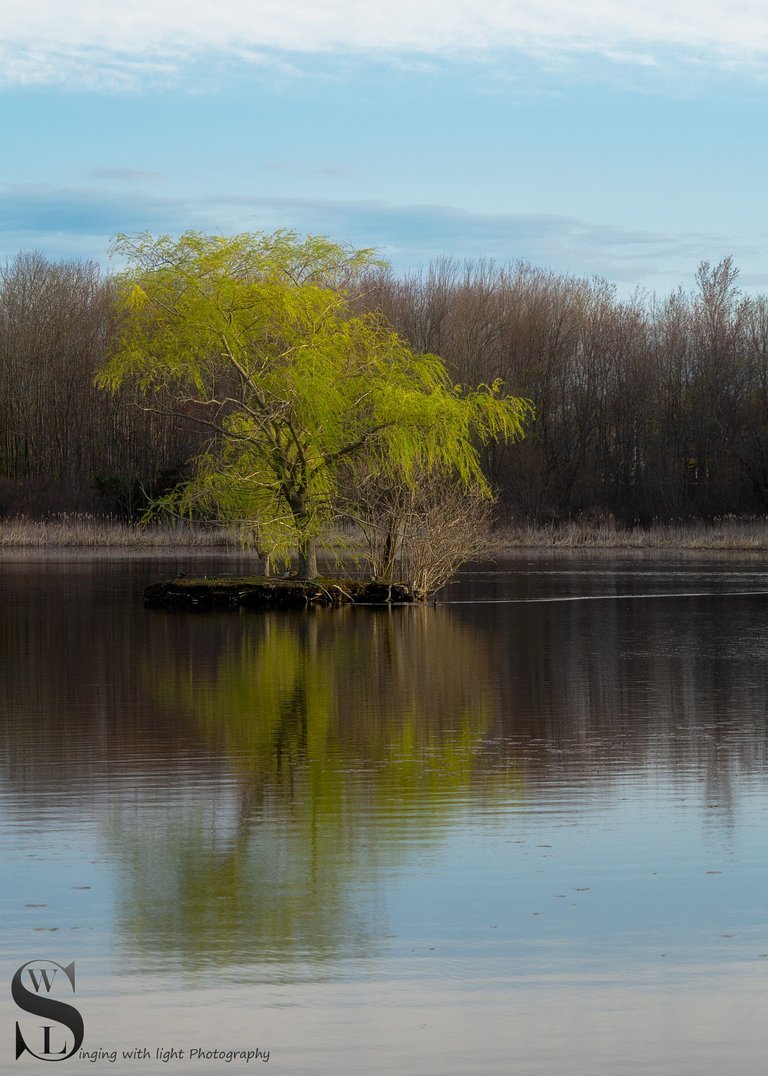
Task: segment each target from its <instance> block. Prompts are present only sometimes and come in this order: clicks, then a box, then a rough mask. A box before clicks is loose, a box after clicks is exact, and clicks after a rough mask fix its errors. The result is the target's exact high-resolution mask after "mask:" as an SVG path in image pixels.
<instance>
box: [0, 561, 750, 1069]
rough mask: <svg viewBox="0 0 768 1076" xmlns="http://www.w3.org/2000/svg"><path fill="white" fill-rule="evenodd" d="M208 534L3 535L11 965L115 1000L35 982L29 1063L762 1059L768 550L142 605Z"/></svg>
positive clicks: (516, 566)
mask: <svg viewBox="0 0 768 1076" xmlns="http://www.w3.org/2000/svg"><path fill="white" fill-rule="evenodd" d="M190 563H193V564H194V571H195V572H196V573H199V574H202V573H205V572H208V573H216V572H224V571H228V570H229V571H237V570H238V563H237V559H236V558H226V559H224V558H217V557H211V556H207V557H202V556H196V557H194V558H193V559H192V555H191V554H189V555H188V554H186V553H185V552H184V551H179V553H178V556H176V557H170V558H168V557H167V558H165V559H164V560H151V559H146V558H144V559H142V558H130V557H126V558H120V557H103V558H89V557H83V556H74V555H73V556H69V557H67V556H64V555H60V556H51V557H47V558H43V557H40V556H29V555H27V556H25V555H21V554H19V555H12V556H8V555H6V557H5V559H4V560H3V562H2V565H0V587H1V588H2V589H1V591H0V593H1V594H2V600H1V601H0V640H1V645H2V655H3V658H2V665H1V666H0V693H1V695H0V697H1V698H2V716H1V717H0V741H1V744H2V769H1V770H0V777H1V784H0V849H2V859H3V862H4V870H3V879H2V883H1V885H2V924H1V925H0V948H1V950H2V958H3V966H4V968H5V969H6V982H7V983H8V984H9V986H10V982H11V979H12V977H13V975H14V972H16V970H17V969H18V968H20V967H21V966H22V965H24V964H25V963H27V962H28V961H38V962H39V961H42V962H43V965H42V966H45V962H56V963H57V964H58V965H59V969H60V970H59V971H58V979H57V980H56V982H55V984H54V987H53V989H52V991H51V994H50V995H49V996H50V997H58V998H59V999H60V1001H61V1002H67V1003H68V1004H69V1005H70V1006H75V1007H76V1009H77V1011H78V1012H79V1013H80V1014H81V1016H82V1019H83V1023H84V1028H85V1037H84V1040H83V1042H82V1045H81V1046H80V1047H79V1049H78V1051H77V1052H76V1054H75V1055H74V1056H72V1057H71V1058H69V1059H67V1058H65V1057H64V1053H65V1052H66V1050H67V1049H69V1048H70V1047H71V1046H73V1045H74V1040H73V1032H72V1030H71V1028H70V1024H69V1023H68V1022H67V1020H66V1019H65V1018H64V1017H63V1010H58V1013H59V1016H58V1017H56V1016H55V1014H54V1017H53V1018H50V1017H46V1019H47V1020H48V1026H49V1028H50V1029H51V1030H49V1031H48V1032H44V1030H41V1028H44V1025H45V1024H46V1020H44V1019H42V1017H41V1016H40V1015H35V1013H33V1012H32V1011H31V1010H25V1009H24V1008H23V1007H22V1006H19V1005H18V1004H16V1005H14V1003H13V1001H12V1000H11V995H10V991H9V989H7V988H6V989H5V990H4V1000H3V1011H2V1019H3V1026H4V1028H5V1033H6V1036H7V1044H8V1045H7V1048H6V1050H5V1051H4V1053H3V1060H0V1072H3V1073H5V1072H8V1073H11V1072H14V1073H18V1072H25V1071H26V1072H38V1071H40V1072H45V1071H50V1070H48V1069H47V1067H46V1063H45V1061H43V1060H41V1061H35V1059H34V1057H32V1056H31V1054H32V1053H37V1056H38V1057H40V1056H43V1055H45V1051H46V1049H47V1050H48V1051H49V1053H56V1052H59V1053H60V1054H61V1056H62V1058H63V1059H62V1060H60V1061H59V1069H57V1071H62V1072H66V1071H73V1072H83V1071H87V1070H88V1069H89V1068H90V1069H93V1070H105V1069H109V1070H111V1071H113V1072H126V1073H133V1072H136V1073H145V1074H155V1073H161V1072H169V1071H175V1072H177V1073H187V1072H195V1073H200V1074H208V1073H217V1072H227V1073H242V1072H252V1071H253V1070H254V1067H255V1068H256V1069H257V1071H258V1070H259V1066H260V1065H261V1064H263V1063H264V1062H265V1061H266V1062H267V1063H268V1065H269V1068H268V1069H267V1071H274V1072H277V1073H285V1074H301V1076H304V1074H306V1076H326V1074H327V1076H330V1074H332V1073H333V1074H336V1073H343V1074H350V1076H352V1074H355V1076H357V1074H359V1073H361V1072H370V1073H375V1074H380V1076H410V1074H418V1076H422V1074H423V1076H454V1074H455V1076H459V1074H472V1076H495V1074H499V1076H500V1074H505V1076H507V1074H514V1076H518V1074H519V1076H538V1074H542V1076H560V1074H563V1076H619V1074H637V1076H641V1074H642V1076H648V1074H649V1073H663V1074H664V1076H709V1074H712V1076H715V1074H717V1076H720V1074H721V1073H722V1072H723V1071H731V1072H735V1073H738V1074H739V1076H753V1074H754V1076H757V1074H758V1073H759V1074H761V1076H762V1074H763V1073H764V1072H765V1066H766V1051H767V1050H768V1030H766V1023H765V1019H764V1009H765V999H766V996H767V991H768V916H767V915H766V896H765V895H766V893H768V866H767V863H768V857H767V853H768V727H767V713H768V709H767V706H768V660H767V658H768V563H765V562H764V560H763V559H762V558H761V557H757V556H754V555H752V556H749V555H743V556H737V555H727V554H720V555H711V556H708V557H706V558H701V557H698V558H697V557H694V556H691V555H682V554H681V555H679V556H661V555H659V554H642V553H636V554H620V555H617V554H611V555H607V554H600V555H596V554H587V553H581V554H579V553H571V554H565V553H563V554H558V555H556V556H554V555H546V554H535V555H533V554H528V555H524V554H518V555H515V556H510V557H507V558H501V559H500V560H498V561H497V562H496V563H495V564H489V565H477V566H475V567H474V568H473V569H471V570H469V571H467V572H465V573H463V574H462V576H461V577H460V578H459V579H458V580H457V581H456V582H454V583H453V584H451V585H450V586H449V587H448V588H446V590H445V591H443V592H442V593H441V595H440V601H439V603H438V605H437V606H435V607H433V606H427V607H418V608H397V609H389V610H387V609H384V610H382V609H361V608H347V609H342V610H336V611H328V610H317V611H315V612H312V613H268V614H267V613H205V614H192V613H167V612H162V611H154V610H152V611H150V610H145V609H144V608H143V605H142V601H141V594H142V590H143V587H144V586H145V585H146V584H147V583H149V582H153V581H155V580H157V579H161V578H164V577H168V576H172V575H174V574H175V572H176V569H177V568H178V567H188V566H189V564H190ZM72 961H74V962H75V968H76V989H75V992H74V993H73V991H72V989H71V986H70V983H69V981H67V980H65V977H64V972H63V969H65V968H66V967H68V966H69V965H70V963H71V962H72ZM47 966H48V967H49V970H50V972H51V974H52V973H53V971H54V970H55V965H53V964H50V963H49V964H48V965H47ZM33 970H34V969H33ZM24 974H25V975H28V974H29V972H28V970H27V971H26V972H25V973H24ZM39 982H40V980H39V976H38V985H39ZM28 985H29V983H28ZM64 988H66V989H64ZM29 989H30V990H31V986H30V987H29ZM41 990H42V991H43V992H44V988H41ZM57 991H60V992H59V993H57ZM16 1022H18V1024H19V1027H20V1031H21V1034H22V1037H23V1039H24V1042H25V1044H26V1045H27V1047H28V1049H27V1051H26V1052H25V1054H24V1055H23V1056H22V1058H21V1059H20V1060H19V1061H18V1062H15V1061H14V1060H13V1047H12V1042H13V1035H14V1024H15V1023H16ZM46 1034H47V1036H48V1040H47V1043H46V1042H44V1036H45V1035H46ZM123 1051H126V1052H130V1051H134V1052H135V1056H133V1057H123ZM249 1052H250V1054H251V1055H252V1056H251V1057H250V1058H249V1057H248V1056H247V1055H248V1053H249ZM113 1054H114V1056H115V1059H114V1060H113V1056H112V1055H113ZM46 1060H47V1058H46ZM3 1065H5V1068H3V1067H2V1066H3Z"/></svg>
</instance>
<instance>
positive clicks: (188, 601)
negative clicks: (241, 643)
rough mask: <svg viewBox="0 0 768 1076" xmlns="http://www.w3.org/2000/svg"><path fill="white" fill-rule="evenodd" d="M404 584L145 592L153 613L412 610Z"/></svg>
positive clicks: (232, 585)
mask: <svg viewBox="0 0 768 1076" xmlns="http://www.w3.org/2000/svg"><path fill="white" fill-rule="evenodd" d="M416 600H417V598H416V597H415V596H414V594H413V592H412V591H411V590H410V589H409V588H408V587H407V586H406V585H405V584H404V583H382V582H378V581H366V580H363V579H313V580H304V579H267V578H264V577H259V576H254V577H252V578H240V579H230V578H224V577H222V578H219V577H213V578H208V577H203V578H201V579H186V578H183V579H171V580H166V581H165V582H161V583H153V584H152V585H151V586H148V587H147V588H146V590H145V591H144V605H145V606H146V607H147V608H149V609H172V610H195V611H198V612H205V611H207V610H210V609H309V608H313V607H318V606H342V605H408V604H412V603H413V602H414V601H416Z"/></svg>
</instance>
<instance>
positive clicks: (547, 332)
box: [0, 253, 768, 525]
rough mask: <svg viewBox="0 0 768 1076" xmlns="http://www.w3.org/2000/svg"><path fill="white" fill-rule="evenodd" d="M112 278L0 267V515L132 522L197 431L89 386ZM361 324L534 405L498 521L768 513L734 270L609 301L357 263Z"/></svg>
mask: <svg viewBox="0 0 768 1076" xmlns="http://www.w3.org/2000/svg"><path fill="white" fill-rule="evenodd" d="M114 294H115V281H114V278H113V277H111V276H110V275H109V274H106V273H104V272H103V271H102V270H101V269H100V268H99V266H98V265H96V264H95V263H91V262H81V261H70V262H54V261H51V260H49V259H48V258H46V257H45V256H43V255H42V254H39V253H22V254H19V255H18V256H17V257H16V258H15V259H14V260H13V261H11V262H9V263H8V264H6V265H5V266H4V267H1V268H0V516H4V517H6V518H8V517H13V516H26V517H28V518H45V517H48V516H51V515H55V514H56V513H61V512H76V511H77V512H90V513H93V514H96V515H99V514H103V515H119V516H122V517H124V518H126V519H131V518H138V516H140V515H141V513H142V512H143V511H144V510H145V508H146V505H147V500H148V498H152V497H157V496H159V495H161V494H163V493H164V492H167V491H168V490H170V489H172V488H173V486H174V485H175V484H176V483H177V482H178V481H179V480H180V479H181V478H183V477H184V476H185V473H186V472H185V467H186V464H187V463H188V461H189V460H190V458H191V457H193V456H195V455H197V454H199V453H200V452H201V451H203V449H204V444H205V439H206V437H207V436H208V434H207V433H206V431H205V430H204V429H201V428H200V427H199V426H198V425H197V424H196V423H195V422H194V421H192V420H191V419H188V418H184V417H183V416H182V417H179V416H178V415H176V416H173V417H172V416H170V415H166V414H164V413H163V409H162V408H160V407H157V408H154V409H152V410H148V409H146V407H145V406H144V404H145V401H144V400H143V399H142V398H141V397H140V395H139V394H138V392H137V390H136V388H135V387H131V386H130V385H126V386H125V387H123V388H121V390H120V391H118V392H116V393H109V392H105V391H103V389H101V388H99V387H97V385H96V383H95V380H94V379H95V376H96V374H97V372H98V371H99V370H100V369H101V368H102V367H103V366H104V364H105V361H106V359H107V357H108V356H109V354H110V350H111V348H112V344H113V340H114V337H115V333H116V331H117V321H118V318H119V314H118V312H117V310H116V306H115V302H114ZM353 303H354V307H355V309H356V310H358V311H360V312H361V313H365V312H369V311H375V312H379V313H381V314H383V316H384V317H385V318H386V319H387V321H388V322H389V323H390V324H391V325H392V326H393V327H394V328H395V329H396V330H397V331H398V332H399V333H400V334H401V336H402V337H403V338H404V339H405V341H406V342H407V343H408V345H409V346H410V347H411V348H412V349H413V350H414V351H415V352H416V353H418V354H422V353H431V354H435V355H439V356H440V357H441V358H442V359H443V361H444V362H445V363H446V365H447V367H448V370H449V372H450V375H451V377H452V378H453V379H455V381H456V383H457V384H464V385H469V386H477V385H481V384H492V383H495V382H496V381H497V380H500V381H501V382H502V383H503V385H504V387H505V391H507V392H509V393H514V395H515V396H517V397H523V398H525V399H528V400H530V401H531V402H532V403H533V405H534V407H535V417H534V418H533V419H532V420H531V421H530V422H529V424H528V427H527V431H526V436H525V439H524V440H522V441H519V442H516V443H509V444H504V443H496V444H489V445H488V446H486V447H484V448H483V450H482V451H483V454H484V465H485V470H486V474H487V475H488V477H489V481H490V483H491V486H492V488H493V489H494V491H495V493H496V494H497V503H496V514H497V519H498V520H499V521H501V522H508V521H510V520H529V521H533V522H552V521H554V522H559V521H564V520H568V519H587V520H590V519H592V520H601V519H606V518H611V519H614V520H615V521H616V522H617V523H621V524H640V525H646V524H650V523H651V522H653V521H672V520H676V521H677V520H688V519H699V520H711V519H715V518H721V517H724V516H729V515H750V516H754V515H759V514H764V513H765V512H766V510H768V297H766V296H763V295H757V296H752V295H747V294H745V293H744V292H743V291H742V290H741V289H740V288H739V285H738V270H737V268H736V267H735V266H734V264H733V262H732V260H731V259H730V258H726V259H724V260H723V261H721V262H720V263H719V264H717V265H714V266H713V265H711V264H709V263H706V262H704V263H702V264H701V265H700V266H699V269H698V272H697V273H696V282H695V288H694V289H693V290H692V291H691V292H686V291H684V290H682V289H678V290H677V291H674V292H672V293H671V294H669V295H668V296H666V297H658V296H648V295H646V294H643V293H637V294H635V295H634V296H632V297H631V298H619V297H618V296H617V294H616V291H615V289H614V288H613V287H612V286H611V285H610V284H608V283H606V282H605V281H603V280H599V279H593V280H586V279H580V278H577V277H573V276H566V275H562V274H558V273H556V272H553V271H549V270H546V269H542V268H537V267H535V266H532V265H529V264H525V263H516V264H513V265H510V266H500V265H496V264H493V263H490V262H489V263H485V262H473V263H460V262H458V261H452V260H443V261H439V262H435V263H433V264H431V265H429V266H428V267H426V268H424V269H423V270H421V271H419V272H415V273H411V274H408V275H404V276H398V275H396V274H395V273H394V272H393V271H392V270H390V269H388V268H386V267H379V266H375V265H374V266H371V267H369V268H367V269H366V270H365V272H364V273H363V274H362V276H361V277H360V278H359V280H358V281H356V290H355V295H354V297H353Z"/></svg>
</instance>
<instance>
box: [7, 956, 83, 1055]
mask: <svg viewBox="0 0 768 1076" xmlns="http://www.w3.org/2000/svg"><path fill="white" fill-rule="evenodd" d="M33 965H34V967H33ZM25 971H26V972H27V975H28V977H29V981H30V983H31V984H32V987H33V989H32V990H28V989H27V988H26V986H25V985H24V982H23V977H24V972H25ZM57 971H62V972H63V973H64V975H66V977H67V979H68V980H69V983H70V985H71V987H72V993H73V994H74V992H75V962H74V960H73V961H72V963H71V964H67V966H66V967H64V966H63V965H62V964H57V963H56V961H55V960H28V961H27V963H26V964H22V966H21V967H20V968H19V969H18V971H17V972H16V974H15V975H14V976H13V979H12V980H11V995H12V997H13V1000H14V1001H15V1002H16V1004H17V1005H18V1007H19V1008H20V1009H23V1010H24V1012H28V1013H31V1014H32V1016H40V1017H42V1018H43V1019H44V1020H48V1021H51V1022H50V1023H48V1024H41V1025H39V1028H40V1030H41V1031H42V1033H43V1035H42V1039H43V1048H42V1053H39V1054H36V1053H35V1051H34V1050H33V1049H32V1048H31V1047H30V1046H29V1045H28V1044H27V1042H26V1041H25V1039H24V1036H23V1034H22V1032H21V1028H20V1027H19V1025H18V1023H17V1024H16V1060H17V1061H18V1059H19V1058H20V1057H21V1055H22V1054H23V1053H24V1051H25V1050H26V1051H27V1052H28V1053H30V1054H32V1056H33V1057H36V1058H37V1059H38V1060H39V1061H66V1059H67V1058H68V1057H71V1056H72V1054H74V1053H75V1052H76V1051H77V1050H79V1048H80V1046H81V1045H82V1042H83V1035H84V1032H85V1029H84V1026H83V1018H82V1016H81V1015H80V1013H79V1012H78V1011H77V1009H76V1008H75V1007H74V1005H67V1004H65V1002H63V1001H56V1000H55V999H54V998H51V997H47V996H45V995H43V994H41V993H40V991H41V990H43V989H44V990H45V994H46V995H47V994H50V992H51V990H52V989H53V987H54V984H55V981H56V973H57ZM60 981H61V979H60ZM54 1023H56V1024H63V1025H64V1026H65V1027H66V1028H68V1029H69V1031H70V1032H71V1033H72V1036H73V1043H72V1046H71V1048H68V1046H67V1041H66V1036H65V1035H64V1034H61V1037H60V1039H59V1041H58V1042H57V1045H60V1043H61V1039H64V1040H65V1041H64V1045H63V1046H62V1048H61V1049H60V1050H54V1049H53V1048H52V1046H51V1032H52V1031H58V1030H59V1029H57V1028H55V1027H54Z"/></svg>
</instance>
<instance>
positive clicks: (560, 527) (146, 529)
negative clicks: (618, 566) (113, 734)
mask: <svg viewBox="0 0 768 1076" xmlns="http://www.w3.org/2000/svg"><path fill="white" fill-rule="evenodd" d="M327 544H328V546H330V547H333V544H334V543H333V541H330V542H328V543H327ZM341 544H343V545H345V546H346V547H347V548H349V546H350V537H349V535H346V536H345V537H344V539H343V541H342V543H341ZM170 547H179V548H185V549H194V548H197V549H200V550H203V549H211V550H214V549H215V550H219V551H223V552H225V551H232V552H243V549H244V545H243V542H242V541H241V539H240V536H239V534H238V533H237V531H236V530H235V529H231V528H225V527H220V526H202V525H199V524H191V523H184V522H180V521H157V522H153V523H151V524H148V525H146V526H142V525H140V524H136V523H126V522H124V521H122V520H118V519H114V518H104V517H98V516H91V515H87V514H84V513H72V514H63V515H60V516H55V517H53V518H51V519H47V520H32V519H26V518H24V517H19V518H14V519H6V520H0V548H8V549H14V548H15V549H45V548H72V549H89V548H91V549H98V548H101V549H127V550H128V549H137V548H144V549H162V548H170ZM547 548H549V549H691V550H695V549H732V550H739V549H741V550H760V549H765V550H768V517H762V516H761V517H754V518H738V517H729V518H726V519H720V520H715V521H713V522H710V523H707V522H701V521H696V520H693V521H685V522H677V523H656V524H653V525H652V526H651V527H648V528H644V527H620V526H617V525H616V524H615V523H613V522H603V523H598V524H590V523H585V522H580V521H570V522H566V523H558V524H538V523H520V524H509V525H506V526H503V527H500V528H498V529H496V530H495V531H494V532H493V534H492V536H491V540H490V543H489V552H490V553H491V554H500V553H503V552H505V551H507V550H514V549H547Z"/></svg>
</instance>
